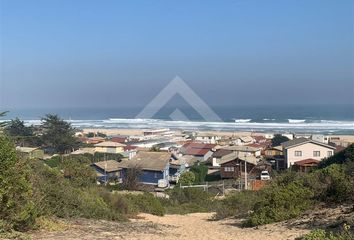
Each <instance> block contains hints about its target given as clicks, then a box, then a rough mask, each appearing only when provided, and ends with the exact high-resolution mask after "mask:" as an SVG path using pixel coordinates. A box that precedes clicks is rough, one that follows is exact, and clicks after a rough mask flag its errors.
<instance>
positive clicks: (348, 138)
mask: <svg viewBox="0 0 354 240" xmlns="http://www.w3.org/2000/svg"><path fill="white" fill-rule="evenodd" d="M82 130H83V132H84V133H89V132H100V133H104V134H107V135H129V136H138V135H142V134H143V131H144V130H143V129H118V128H115V129H106V128H84V129H82ZM176 131H177V132H178V130H176ZM198 132H200V133H204V134H211V135H218V136H224V137H231V136H251V135H262V136H264V135H265V134H266V133H257V132H245V131H235V132H230V131H198ZM269 133H272V132H269ZM274 133H276V132H273V134H274ZM328 136H331V138H340V141H341V142H348V143H354V135H328Z"/></svg>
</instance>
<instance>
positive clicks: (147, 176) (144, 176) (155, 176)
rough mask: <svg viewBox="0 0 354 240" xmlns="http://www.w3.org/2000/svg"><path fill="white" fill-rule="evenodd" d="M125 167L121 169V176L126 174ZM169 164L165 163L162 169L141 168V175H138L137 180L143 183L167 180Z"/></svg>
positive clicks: (154, 183) (156, 182)
mask: <svg viewBox="0 0 354 240" xmlns="http://www.w3.org/2000/svg"><path fill="white" fill-rule="evenodd" d="M126 173H127V169H123V172H122V178H123V179H124V177H125V176H126ZM168 175H169V166H168V165H167V166H166V168H165V169H164V170H163V171H152V170H144V169H142V170H141V175H140V176H139V182H140V183H143V184H153V185H157V184H158V181H159V180H160V179H165V180H167V181H168Z"/></svg>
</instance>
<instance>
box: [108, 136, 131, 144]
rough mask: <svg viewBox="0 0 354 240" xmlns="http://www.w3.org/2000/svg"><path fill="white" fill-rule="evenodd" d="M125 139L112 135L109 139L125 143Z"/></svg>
mask: <svg viewBox="0 0 354 240" xmlns="http://www.w3.org/2000/svg"><path fill="white" fill-rule="evenodd" d="M126 139H127V138H125V137H112V139H111V141H112V142H117V143H125V141H126Z"/></svg>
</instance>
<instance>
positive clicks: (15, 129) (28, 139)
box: [5, 118, 40, 146]
mask: <svg viewBox="0 0 354 240" xmlns="http://www.w3.org/2000/svg"><path fill="white" fill-rule="evenodd" d="M5 132H6V134H7V135H8V136H10V137H11V138H12V139H13V140H14V141H15V142H16V144H20V145H34V146H36V145H39V144H40V141H39V139H38V137H37V136H34V134H33V127H27V126H26V125H25V123H24V122H23V121H21V120H20V119H18V118H16V119H13V120H11V122H9V123H8V124H7V126H6V128H5Z"/></svg>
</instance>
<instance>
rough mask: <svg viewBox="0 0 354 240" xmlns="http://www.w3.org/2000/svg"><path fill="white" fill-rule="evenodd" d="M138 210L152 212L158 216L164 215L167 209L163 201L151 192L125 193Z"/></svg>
mask: <svg viewBox="0 0 354 240" xmlns="http://www.w3.org/2000/svg"><path fill="white" fill-rule="evenodd" d="M124 196H125V197H126V198H127V201H129V202H130V203H131V204H132V205H133V207H134V208H135V209H136V210H137V212H144V213H150V214H153V215H157V216H163V215H164V214H165V209H164V207H163V206H162V204H161V202H160V201H159V200H158V199H157V198H156V197H154V195H152V194H151V193H144V194H127V195H124Z"/></svg>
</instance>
